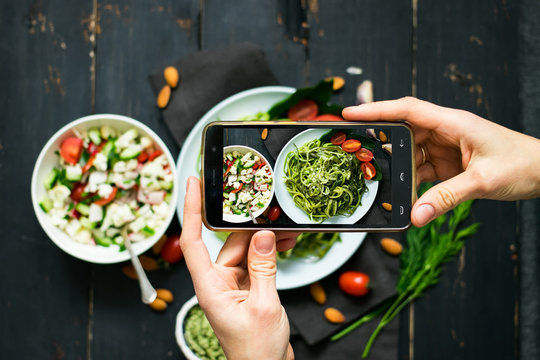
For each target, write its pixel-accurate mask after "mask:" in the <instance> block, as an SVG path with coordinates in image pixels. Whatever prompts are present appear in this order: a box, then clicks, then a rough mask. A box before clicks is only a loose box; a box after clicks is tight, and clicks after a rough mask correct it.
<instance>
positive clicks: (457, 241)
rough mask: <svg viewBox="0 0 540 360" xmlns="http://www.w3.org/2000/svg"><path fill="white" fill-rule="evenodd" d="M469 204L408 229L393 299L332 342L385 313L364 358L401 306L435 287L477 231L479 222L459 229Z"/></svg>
mask: <svg viewBox="0 0 540 360" xmlns="http://www.w3.org/2000/svg"><path fill="white" fill-rule="evenodd" d="M424 190H425V189H424ZM472 204H473V201H472V200H470V201H466V202H464V203H462V204H460V205H458V206H456V208H455V209H454V210H453V212H452V215H451V216H450V217H448V215H442V216H440V217H438V218H437V219H435V220H434V221H432V222H431V223H430V224H428V225H426V226H424V227H422V228H417V227H412V228H410V229H409V230H408V231H407V245H408V246H407V248H406V249H404V251H403V253H402V254H401V258H400V259H401V274H400V277H399V280H398V283H397V286H396V290H397V295H396V297H394V298H393V299H392V300H393V301H389V302H385V303H383V304H381V305H380V306H379V307H377V308H376V309H375V310H374V311H372V312H370V313H368V314H367V315H365V316H363V317H362V318H360V319H359V320H357V321H356V322H355V323H353V324H351V325H349V326H348V327H347V328H345V329H343V330H342V331H340V332H339V333H337V334H335V335H334V336H332V337H331V340H332V341H336V340H339V339H341V338H342V337H343V336H345V335H347V334H349V333H350V332H351V331H353V330H354V329H356V328H357V327H358V326H360V325H362V324H364V323H366V322H367V321H370V320H372V319H373V318H375V317H376V316H377V315H379V314H381V313H384V315H383V316H382V318H381V320H380V322H379V324H378V326H377V328H376V329H375V330H374V331H373V334H372V335H371V337H370V338H369V340H368V342H367V344H366V347H365V349H364V352H363V354H362V357H363V358H365V357H367V356H368V354H369V351H370V349H371V347H372V346H373V343H374V342H375V339H376V338H377V336H378V335H379V333H380V332H381V331H382V330H383V329H384V328H385V327H386V326H387V325H388V324H389V323H390V322H391V321H392V320H393V319H394V318H395V317H396V316H397V315H398V314H399V313H400V311H401V310H403V308H404V307H406V306H407V305H408V304H410V303H411V302H412V301H414V300H415V299H417V298H419V297H421V296H422V295H423V294H424V292H425V290H426V289H427V288H429V287H430V286H433V285H435V284H437V282H438V281H439V276H440V274H441V271H442V270H443V266H444V264H445V263H446V262H448V261H450V260H451V259H452V258H453V257H454V256H455V255H456V254H458V253H459V251H460V250H461V248H462V247H463V241H464V239H465V238H466V237H468V236H470V235H473V234H474V233H476V232H477V230H478V227H479V225H480V224H479V223H474V224H472V225H469V226H467V227H465V228H463V229H459V227H460V225H461V224H462V223H463V221H465V219H467V217H468V216H469V214H470V212H471V206H472ZM443 231H446V232H444V233H443Z"/></svg>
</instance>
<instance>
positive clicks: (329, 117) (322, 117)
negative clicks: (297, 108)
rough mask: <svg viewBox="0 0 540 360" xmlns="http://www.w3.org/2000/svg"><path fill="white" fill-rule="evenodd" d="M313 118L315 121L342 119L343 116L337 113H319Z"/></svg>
mask: <svg viewBox="0 0 540 360" xmlns="http://www.w3.org/2000/svg"><path fill="white" fill-rule="evenodd" d="M314 120H315V121H342V120H343V118H342V117H341V116H339V115H334V114H321V115H318V116H317V117H316V118H315V119H314Z"/></svg>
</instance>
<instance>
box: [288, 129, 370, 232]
mask: <svg viewBox="0 0 540 360" xmlns="http://www.w3.org/2000/svg"><path fill="white" fill-rule="evenodd" d="M284 172H285V185H286V187H287V191H288V192H289V194H291V196H292V198H293V200H294V203H295V204H296V206H298V207H299V208H300V209H302V210H303V211H304V212H306V214H308V216H309V218H310V219H311V220H312V221H316V222H323V221H324V220H326V219H328V218H329V217H332V216H336V215H346V216H350V215H352V214H353V213H354V211H355V210H356V209H357V208H358V206H360V205H361V204H362V195H363V194H364V192H365V191H366V190H367V188H366V185H365V181H364V178H363V175H362V170H361V169H360V162H359V161H358V159H356V156H355V155H354V153H347V152H345V151H343V150H342V149H341V147H340V146H336V145H333V144H331V143H326V144H321V141H320V140H319V139H315V140H311V141H309V142H307V143H305V144H304V145H302V146H301V147H300V148H296V150H294V151H291V152H290V153H288V154H287V157H286V158H285V165H284Z"/></svg>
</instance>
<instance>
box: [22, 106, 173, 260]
mask: <svg viewBox="0 0 540 360" xmlns="http://www.w3.org/2000/svg"><path fill="white" fill-rule="evenodd" d="M176 197H177V187H176V176H175V166H174V162H173V160H172V156H171V155H170V153H169V151H168V150H167V148H166V147H165V145H164V144H163V142H162V141H161V140H160V139H159V137H158V136H157V135H156V134H155V133H153V132H152V130H150V129H149V128H147V127H146V126H145V125H143V124H141V123H139V122H137V121H135V120H133V119H130V118H126V117H122V116H118V115H93V116H88V117H86V118H82V119H79V120H77V121H75V122H73V123H71V124H68V125H66V127H64V128H63V129H61V130H60V131H59V132H57V134H55V135H54V136H53V138H52V139H51V140H50V141H49V143H47V145H46V146H45V148H44V149H43V150H42V153H41V154H40V156H39V158H38V161H37V163H36V167H35V169H34V175H33V178H32V198H33V200H34V210H35V211H36V215H37V217H38V220H39V221H40V223H41V225H42V227H43V228H44V230H45V231H46V232H47V234H48V235H49V237H50V238H51V239H52V240H53V241H54V242H55V243H56V244H57V245H58V246H60V247H61V248H62V249H63V250H65V251H66V252H68V253H70V254H71V255H74V256H76V257H79V258H81V259H83V260H87V261H91V262H97V263H110V262H118V261H123V260H127V259H128V257H129V255H128V254H127V253H126V251H124V249H125V245H124V240H125V239H129V240H130V242H132V243H133V247H134V249H135V251H136V252H137V253H142V252H143V251H145V250H146V249H148V248H149V247H151V246H152V245H153V244H154V243H155V242H156V241H157V240H158V239H159V237H161V235H163V233H164V232H165V230H166V228H167V227H168V225H169V223H170V221H171V220H172V217H173V215H174V210H175V203H176Z"/></svg>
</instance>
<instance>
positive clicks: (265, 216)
mask: <svg viewBox="0 0 540 360" xmlns="http://www.w3.org/2000/svg"><path fill="white" fill-rule="evenodd" d="M411 144H414V140H413V133H412V131H411V130H410V128H409V127H408V126H407V125H405V124H403V123H350V122H287V121H279V122H277V121H276V122H215V123H211V124H209V125H208V126H207V127H206V128H205V130H204V132H203V146H202V179H203V184H204V185H203V196H204V211H203V221H204V222H205V224H206V225H207V227H209V228H210V229H212V230H224V231H225V230H254V229H263V228H265V229H273V230H285V229H294V230H298V231H319V232H320V231H398V230H404V229H406V228H407V227H408V226H410V220H409V218H410V209H411V207H412V202H413V198H414V191H413V189H414V188H415V186H414V179H415V174H414V166H413V164H414V163H413V161H414V160H413V159H414V154H413V148H414V147H413V146H411Z"/></svg>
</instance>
